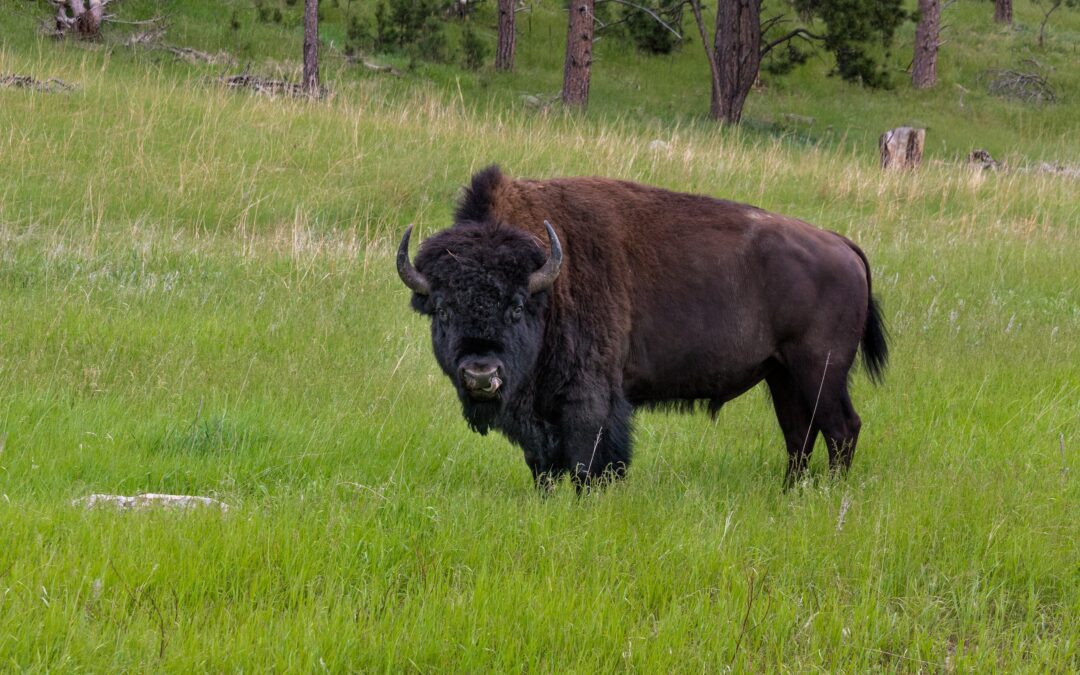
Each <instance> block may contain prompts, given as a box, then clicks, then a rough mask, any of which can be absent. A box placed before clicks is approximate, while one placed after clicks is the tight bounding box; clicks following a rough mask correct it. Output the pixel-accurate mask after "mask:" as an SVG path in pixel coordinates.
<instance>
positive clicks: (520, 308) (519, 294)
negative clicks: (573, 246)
mask: <svg viewBox="0 0 1080 675" xmlns="http://www.w3.org/2000/svg"><path fill="white" fill-rule="evenodd" d="M544 226H545V227H546V228H547V234H548V239H549V240H550V242H551V255H550V256H548V255H547V253H546V252H545V251H544V249H543V248H542V247H541V246H540V244H539V242H537V241H536V240H534V239H533V238H532V237H531V236H529V234H527V233H526V232H524V231H522V230H519V229H516V228H512V227H507V226H501V225H494V224H478V223H458V224H457V225H455V226H454V227H452V228H450V229H447V230H443V231H442V232H440V233H439V234H436V235H435V236H433V237H431V238H430V239H428V240H427V241H425V242H424V244H423V245H422V246H421V247H420V252H419V254H418V255H417V256H416V266H415V267H413V265H412V264H411V263H410V262H409V236H410V235H411V234H412V227H411V226H410V227H409V229H407V230H406V231H405V236H404V237H402V239H401V246H400V247H399V248H398V255H397V266H398V275H399V276H400V277H401V280H402V281H403V282H405V285H406V286H408V287H409V288H411V289H412V291H413V297H412V306H413V309H415V310H416V311H418V312H420V313H421V314H425V315H427V316H428V317H430V318H431V342H432V346H433V347H434V350H435V358H436V359H437V360H438V362H439V366H440V367H441V368H442V369H443V372H445V373H446V375H447V377H449V378H450V380H451V381H452V382H453V383H454V387H455V388H456V389H457V393H458V397H459V398H460V399H461V404H462V408H463V411H464V414H465V419H466V421H468V423H469V425H470V426H471V427H473V429H475V430H476V431H479V432H480V433H482V434H483V433H487V431H488V429H489V428H491V427H492V426H494V424H495V423H496V421H497V420H498V417H499V414H500V413H501V411H502V410H503V407H504V406H505V405H506V402H507V401H509V400H513V398H514V396H515V393H516V392H517V391H518V389H519V388H520V387H521V386H522V385H523V384H524V383H526V382H528V381H529V379H530V376H531V373H532V371H533V367H534V365H535V364H536V360H537V357H538V356H539V354H540V347H541V344H542V342H543V335H544V309H545V307H546V303H547V295H548V294H547V291H548V289H550V288H551V285H552V284H553V283H554V282H555V279H556V277H557V276H558V275H559V267H560V265H561V264H562V247H561V245H560V244H559V238H558V236H556V234H555V231H554V230H553V229H552V227H551V224H550V223H548V222H547V221H545V222H544Z"/></svg>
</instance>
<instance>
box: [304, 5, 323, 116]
mask: <svg viewBox="0 0 1080 675" xmlns="http://www.w3.org/2000/svg"><path fill="white" fill-rule="evenodd" d="M301 86H302V87H303V88H304V93H306V94H307V95H308V96H318V95H319V0H304V77H303V81H302V83H301Z"/></svg>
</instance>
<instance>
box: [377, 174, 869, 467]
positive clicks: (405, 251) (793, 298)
mask: <svg viewBox="0 0 1080 675" xmlns="http://www.w3.org/2000/svg"><path fill="white" fill-rule="evenodd" d="M411 232H412V228H411V227H410V228H409V229H408V230H406V231H405V235H404V237H403V238H402V240H401V245H400V248H399V250H398V255H397V267H398V274H399V275H400V276H401V279H402V281H404V282H405V284H406V285H407V286H408V287H409V288H410V289H412V291H413V294H412V307H413V308H414V309H415V310H416V311H418V312H420V313H421V314H424V315H427V316H429V317H431V339H432V343H433V346H434V351H435V358H436V359H437V360H438V362H439V366H440V367H442V369H443V371H444V372H445V373H446V375H447V376H448V377H449V378H450V380H451V381H452V382H453V383H454V386H455V388H456V389H457V393H458V397H459V398H460V399H461V404H462V408H463V411H464V416H465V419H466V421H467V422H468V423H469V425H470V426H471V427H472V428H473V429H474V430H476V431H478V432H479V433H481V434H485V433H487V432H488V430H490V429H497V430H499V431H500V432H502V433H503V434H504V435H505V436H506V437H507V438H509V439H510V440H511V441H512V442H514V443H516V444H517V445H519V446H521V448H522V449H523V450H524V453H525V461H526V462H527V463H528V465H529V468H530V469H531V470H532V473H533V476H534V478H535V479H536V481H537V483H538V484H539V485H543V484H549V482H550V481H551V480H553V479H556V478H558V477H559V476H561V475H563V474H567V473H569V474H570V475H571V476H572V477H573V478H574V479H575V481H576V482H577V483H578V485H579V486H581V485H584V484H587V483H589V482H590V481H592V480H593V479H595V478H598V477H601V476H605V475H607V476H612V477H619V476H622V475H623V474H624V473H625V471H626V469H627V467H628V466H629V463H630V447H631V438H630V437H631V419H632V417H633V414H634V410H635V409H636V408H638V407H639V406H666V405H675V406H677V407H686V408H693V407H694V406H695V404H696V403H698V402H702V403H706V404H707V406H708V408H709V410H710V412H712V413H714V414H715V413H716V412H717V411H718V410H719V408H720V406H721V405H722V404H723V403H724V402H725V401H729V400H731V399H733V398H735V397H736V396H738V395H740V394H742V393H743V392H745V391H746V390H748V389H750V388H751V387H753V386H754V385H755V384H757V383H758V382H760V381H761V380H765V382H766V384H767V385H768V387H769V391H770V393H771V395H772V402H773V405H774V407H775V409H776V417H777V420H778V421H779V423H780V428H781V430H782V431H783V435H784V440H785V442H786V444H787V451H788V466H787V473H786V476H785V485H791V484H792V483H793V482H795V481H797V480H798V479H799V478H800V476H801V475H802V474H803V472H804V471H805V470H806V465H807V461H808V459H809V456H810V452H811V450H812V448H813V446H814V443H815V441H816V439H817V434H818V432H819V431H820V432H821V433H822V435H824V437H825V441H826V444H827V446H828V451H829V465H830V467H831V468H832V469H833V470H834V471H837V472H840V473H844V472H846V471H847V469H848V467H849V466H850V465H851V460H852V456H853V454H854V452H855V444H856V442H857V441H858V438H859V428H860V426H861V422H860V419H859V416H858V414H856V412H855V408H854V407H853V406H852V403H851V398H850V397H849V395H848V371H849V370H850V369H851V367H852V364H853V363H854V361H855V355H856V351H858V348H859V345H860V344H861V345H862V354H863V361H864V364H865V367H866V369H867V371H868V373H869V375H870V377H871V378H872V379H873V380H874V381H879V380H880V378H881V375H882V373H883V370H884V367H885V364H886V360H887V357H888V347H887V344H886V335H885V329H884V325H883V323H882V318H881V312H880V310H879V309H878V304H877V301H876V300H875V298H874V297H873V296H872V295H871V293H870V267H869V264H868V263H867V260H866V256H865V255H863V252H862V251H861V250H860V249H859V247H858V246H856V245H855V244H854V243H852V242H851V241H850V240H848V239H846V238H845V237H843V236H841V235H839V234H835V233H833V232H827V231H825V230H821V229H818V228H816V227H814V226H812V225H809V224H807V223H805V222H803V221H800V220H796V219H794V218H787V217H784V216H780V215H775V214H772V213H769V212H767V211H763V210H762V209H759V208H756V207H753V206H748V205H745V204H738V203H735V202H730V201H724V200H721V199H713V198H711V197H704V196H698V195H692V194H680V193H675V192H669V191H667V190H662V189H659V188H655V187H649V186H646V185H639V184H635V183H630V182H625V181H619V180H611V179H608V178H564V179H557V180H525V179H520V178H519V179H514V178H510V177H508V176H505V175H504V174H503V173H502V172H501V171H500V170H499V168H498V167H495V166H493V167H490V168H487V169H485V170H483V171H481V172H480V173H478V174H476V175H475V176H473V179H472V184H471V186H470V187H469V188H467V189H466V190H465V192H464V195H463V197H462V199H461V201H460V203H459V205H458V207H457V211H456V213H455V218H454V225H453V226H452V227H450V228H448V229H446V230H443V231H441V232H439V233H438V234H435V235H434V236H432V237H430V238H429V239H427V240H426V241H424V242H423V244H422V245H421V246H420V250H419V253H418V254H417V256H416V262H415V266H414V265H413V264H412V263H410V261H409V236H410V234H411ZM545 243H546V244H547V245H548V246H547V247H545V246H544V244H545ZM548 248H550V252H549V250H548Z"/></svg>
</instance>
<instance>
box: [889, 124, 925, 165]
mask: <svg viewBox="0 0 1080 675" xmlns="http://www.w3.org/2000/svg"><path fill="white" fill-rule="evenodd" d="M925 144H926V129H916V128H914V127H898V128H896V129H890V130H888V131H886V132H885V133H883V134H881V138H880V139H878V149H879V150H880V151H881V168H882V169H915V168H917V167H918V166H919V164H921V163H922V155H923V146H924V145H925Z"/></svg>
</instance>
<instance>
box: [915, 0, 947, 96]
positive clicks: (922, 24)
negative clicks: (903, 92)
mask: <svg viewBox="0 0 1080 675" xmlns="http://www.w3.org/2000/svg"><path fill="white" fill-rule="evenodd" d="M940 33H941V0H919V25H918V26H916V27H915V60H914V61H913V62H912V66H911V83H912V84H913V85H914V86H915V88H916V89H927V88H929V87H932V86H934V84H936V83H937V52H938V38H939V36H940Z"/></svg>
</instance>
